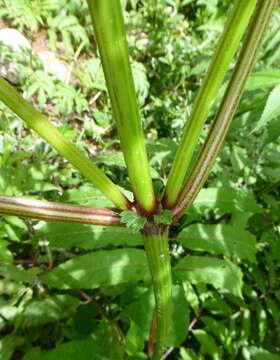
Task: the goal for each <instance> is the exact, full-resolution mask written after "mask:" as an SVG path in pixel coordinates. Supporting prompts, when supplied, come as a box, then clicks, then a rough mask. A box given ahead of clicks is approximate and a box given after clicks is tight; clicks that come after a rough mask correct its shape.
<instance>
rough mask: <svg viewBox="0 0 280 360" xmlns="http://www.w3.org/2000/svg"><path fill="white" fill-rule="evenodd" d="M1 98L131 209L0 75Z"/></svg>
mask: <svg viewBox="0 0 280 360" xmlns="http://www.w3.org/2000/svg"><path fill="white" fill-rule="evenodd" d="M0 100H2V101H3V103H4V104H5V105H6V106H8V107H9V108H10V109H11V110H12V111H13V112H15V113H16V114H17V115H18V116H19V117H20V118H21V119H22V120H23V121H24V122H25V123H26V124H27V125H28V126H29V127H30V128H31V129H33V130H34V131H35V132H36V133H37V134H39V135H40V136H41V137H42V138H43V139H44V140H45V141H46V142H47V143H49V144H50V145H51V146H53V147H54V148H55V149H56V150H57V151H58V152H59V153H60V154H61V155H62V156H63V157H64V158H65V159H67V160H68V161H69V162H70V163H71V164H72V165H73V166H74V167H75V168H76V169H78V170H79V171H80V172H81V174H83V175H84V176H85V177H86V178H87V179H88V180H89V181H91V182H92V183H93V184H94V185H95V186H96V187H98V188H99V189H100V190H101V191H102V192H103V193H104V195H106V196H107V197H108V198H109V199H110V200H111V201H112V202H113V203H114V204H115V205H116V207H117V208H119V209H121V210H125V209H130V208H131V206H130V203H129V201H128V199H127V198H126V197H125V196H124V194H123V193H122V192H121V191H120V190H119V188H118V187H117V185H115V184H114V183H113V182H112V181H111V180H110V179H109V178H108V177H107V176H106V175H105V174H103V172H102V171H101V170H99V169H98V167H97V166H96V165H94V164H93V163H92V162H91V161H90V160H89V159H88V158H87V157H86V156H85V155H84V154H83V153H82V152H81V151H80V150H78V149H77V147H76V146H74V145H73V144H72V143H71V142H70V141H68V140H67V139H66V138H65V137H64V136H63V135H62V134H61V133H60V132H59V130H58V129H57V128H56V127H54V126H53V125H52V124H51V123H50V122H49V121H48V119H47V117H46V116H44V115H42V114H41V113H40V112H39V111H38V110H36V109H34V107H33V106H32V105H31V104H29V103H28V102H27V101H26V100H24V99H23V98H22V97H21V96H20V94H19V93H18V92H17V91H16V90H15V89H14V87H13V86H11V85H10V84H9V83H8V82H7V81H5V80H4V79H2V78H0Z"/></svg>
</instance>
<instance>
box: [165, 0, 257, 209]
mask: <svg viewBox="0 0 280 360" xmlns="http://www.w3.org/2000/svg"><path fill="white" fill-rule="evenodd" d="M256 2H257V0H236V1H235V3H234V7H233V9H232V11H231V13H230V15H229V17H228V20H227V22H226V25H225V29H224V32H223V35H222V37H221V39H220V42H219V44H218V46H217V49H216V52H215V54H214V56H213V60H212V62H211V64H210V66H209V69H208V71H207V74H206V77H205V79H204V82H203V83H202V85H201V88H200V90H199V93H198V95H197V98H196V101H195V103H194V105H193V109H192V112H191V115H190V118H189V119H188V121H187V124H186V127H185V130H184V133H183V137H182V140H181V142H180V145H179V148H178V150H177V153H176V156H175V160H174V162H173V165H172V168H171V172H170V174H169V177H168V181H167V185H166V191H165V196H164V204H165V207H167V208H172V207H173V206H174V204H175V202H176V200H177V198H178V195H179V193H180V191H181V190H182V185H183V183H184V179H185V176H186V173H187V171H188V169H189V166H190V163H191V160H192V156H193V153H194V150H195V147H196V145H197V143H198V139H199V135H200V132H201V129H202V127H203V125H204V123H205V121H206V119H207V116H208V113H209V109H210V106H211V104H212V103H213V101H214V100H215V98H216V96H217V94H218V92H219V90H220V87H221V85H222V82H223V79H224V77H225V74H226V72H227V69H228V67H229V65H230V62H231V61H232V59H233V57H234V55H235V53H236V52H237V50H238V48H239V46H240V41H241V38H242V36H243V34H244V32H245V30H246V28H247V26H248V24H249V21H250V18H251V15H252V13H253V11H254V8H255V5H256Z"/></svg>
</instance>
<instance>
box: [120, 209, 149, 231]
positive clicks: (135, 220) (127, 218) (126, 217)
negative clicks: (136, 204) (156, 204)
mask: <svg viewBox="0 0 280 360" xmlns="http://www.w3.org/2000/svg"><path fill="white" fill-rule="evenodd" d="M121 222H122V223H123V224H126V226H127V227H128V228H129V229H131V231H132V232H133V233H137V232H139V231H140V230H142V229H143V227H144V226H145V224H146V222H147V219H146V218H144V217H141V216H139V215H138V214H137V213H136V212H135V211H127V210H126V211H122V212H121Z"/></svg>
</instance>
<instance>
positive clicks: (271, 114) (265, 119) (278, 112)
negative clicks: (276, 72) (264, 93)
mask: <svg viewBox="0 0 280 360" xmlns="http://www.w3.org/2000/svg"><path fill="white" fill-rule="evenodd" d="M279 99H280V85H277V86H276V87H275V88H274V89H273V90H272V91H271V93H270V94H269V96H268V99H267V102H266V105H265V108H264V111H263V113H262V116H261V118H260V120H259V121H258V123H257V125H256V127H255V128H254V130H253V132H256V131H258V130H260V129H261V128H263V127H264V126H266V125H267V124H268V123H269V122H270V121H271V120H273V119H275V118H276V117H278V116H280V100H279Z"/></svg>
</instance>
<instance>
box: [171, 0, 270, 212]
mask: <svg viewBox="0 0 280 360" xmlns="http://www.w3.org/2000/svg"><path fill="white" fill-rule="evenodd" d="M276 3H277V0H259V2H258V4H257V8H256V11H255V14H254V17H253V19H252V21H251V24H250V26H249V29H248V31H247V34H246V37H245V40H244V42H243V45H242V48H241V51H240V54H239V57H238V61H237V63H236V66H235V68H234V71H233V74H232V76H231V79H230V82H229V84H228V86H227V89H226V91H225V94H224V97H223V100H222V102H221V105H220V107H219V109H218V112H217V114H216V117H215V119H214V121H213V123H212V125H211V128H210V130H209V134H208V136H207V139H206V141H205V143H204V145H203V147H202V149H201V151H200V154H199V157H198V160H197V162H196V164H195V166H194V168H193V170H192V171H191V173H190V175H189V177H188V179H187V182H186V184H185V186H184V188H183V190H182V192H181V194H180V196H179V198H178V202H177V203H176V205H175V206H174V208H173V215H174V217H175V219H178V218H179V217H180V216H181V215H183V213H184V212H185V211H186V210H187V209H188V208H189V207H190V205H191V204H192V202H193V201H194V199H195V197H196V195H197V194H198V192H199V191H200V189H201V188H202V186H203V185H204V183H205V181H206V179H207V177H208V175H209V173H210V171H211V169H212V166H213V164H214V161H215V159H216V157H217V155H218V152H219V150H220V148H221V146H222V144H223V141H224V138H225V136H226V133H227V131H228V129H229V126H230V124H231V121H232V119H233V117H234V114H235V112H236V110H237V108H238V105H239V102H240V99H241V96H242V94H243V91H244V89H245V85H246V81H247V79H248V77H249V75H250V72H251V70H252V68H253V66H254V63H255V60H256V57H257V53H258V51H259V48H260V46H261V43H262V40H263V38H264V35H265V32H266V29H267V27H268V24H269V21H270V19H271V15H272V13H273V10H274V8H275V6H276Z"/></svg>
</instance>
